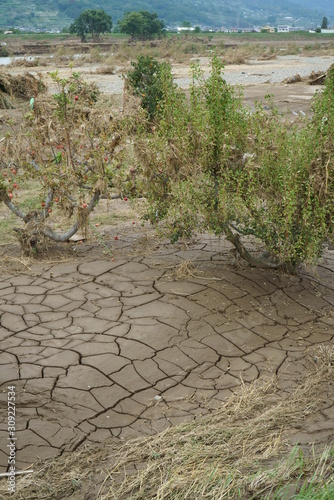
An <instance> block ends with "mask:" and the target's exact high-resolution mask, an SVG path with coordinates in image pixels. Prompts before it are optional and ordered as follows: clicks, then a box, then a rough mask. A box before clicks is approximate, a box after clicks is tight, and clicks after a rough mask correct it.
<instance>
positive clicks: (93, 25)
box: [69, 9, 112, 42]
mask: <svg viewBox="0 0 334 500" xmlns="http://www.w3.org/2000/svg"><path fill="white" fill-rule="evenodd" d="M111 28H112V20H111V17H110V16H108V14H106V13H105V12H104V10H101V9H100V10H92V9H87V10H85V11H84V12H82V13H81V14H80V16H79V17H78V18H77V19H76V20H75V21H74V22H73V23H72V24H71V25H70V28H69V32H70V33H71V34H75V35H77V36H79V37H80V38H81V41H82V42H85V41H86V35H87V34H88V33H90V34H91V36H92V39H93V40H94V41H98V40H99V38H100V34H101V33H110V32H111Z"/></svg>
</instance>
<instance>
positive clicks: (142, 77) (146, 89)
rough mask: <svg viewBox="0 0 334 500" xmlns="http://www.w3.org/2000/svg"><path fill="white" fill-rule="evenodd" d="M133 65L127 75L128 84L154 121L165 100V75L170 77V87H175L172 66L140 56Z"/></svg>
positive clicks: (152, 58) (150, 57)
mask: <svg viewBox="0 0 334 500" xmlns="http://www.w3.org/2000/svg"><path fill="white" fill-rule="evenodd" d="M131 64H132V67H133V69H132V70H130V71H129V72H128V73H127V75H126V82H127V84H128V85H129V86H130V88H131V90H132V93H133V94H134V95H135V96H138V97H139V98H140V101H141V106H142V107H143V108H144V109H145V110H146V111H147V113H148V116H149V118H150V119H153V118H154V117H155V116H156V114H157V112H158V110H159V107H160V102H161V101H162V99H163V98H164V86H163V80H164V78H165V75H170V79H169V85H170V86H173V85H174V84H173V77H172V75H171V72H170V66H169V65H168V64H167V63H164V62H162V63H160V62H159V61H157V60H156V59H154V57H152V56H139V57H138V59H137V61H136V62H131Z"/></svg>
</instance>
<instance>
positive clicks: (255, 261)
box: [225, 224, 283, 269]
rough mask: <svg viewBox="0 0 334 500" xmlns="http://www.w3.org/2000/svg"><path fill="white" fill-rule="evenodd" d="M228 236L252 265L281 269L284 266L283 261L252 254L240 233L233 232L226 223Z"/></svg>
mask: <svg viewBox="0 0 334 500" xmlns="http://www.w3.org/2000/svg"><path fill="white" fill-rule="evenodd" d="M225 234H226V238H227V239H228V241H229V242H231V243H232V245H233V246H234V247H235V248H236V249H237V251H238V252H239V254H240V256H241V257H242V258H243V259H245V260H246V261H247V262H248V263H249V264H250V265H251V266H254V267H262V268H265V269H280V268H281V267H283V263H276V264H275V263H274V262H270V261H268V260H265V259H261V258H257V257H254V256H253V255H251V254H250V253H249V252H248V250H247V249H246V248H245V247H244V245H243V244H242V243H241V241H240V236H239V234H235V233H233V232H232V230H231V228H230V226H229V225H228V224H226V227H225Z"/></svg>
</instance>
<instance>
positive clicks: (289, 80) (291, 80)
mask: <svg viewBox="0 0 334 500" xmlns="http://www.w3.org/2000/svg"><path fill="white" fill-rule="evenodd" d="M301 81H302V77H301V76H300V74H299V73H297V74H296V75H294V76H288V77H287V78H285V79H284V83H298V82H301Z"/></svg>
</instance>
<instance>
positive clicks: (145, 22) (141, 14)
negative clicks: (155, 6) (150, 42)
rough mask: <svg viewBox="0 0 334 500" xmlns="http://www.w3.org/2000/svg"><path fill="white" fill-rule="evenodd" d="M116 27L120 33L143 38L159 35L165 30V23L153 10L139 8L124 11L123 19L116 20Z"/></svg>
mask: <svg viewBox="0 0 334 500" xmlns="http://www.w3.org/2000/svg"><path fill="white" fill-rule="evenodd" d="M117 28H118V31H119V32H120V33H126V34H127V35H131V36H132V37H133V38H139V39H142V40H144V39H150V38H154V37H155V36H161V35H162V34H163V32H164V30H165V23H164V22H163V21H162V20H161V19H159V18H158V16H157V14H156V13H155V12H148V11H147V10H140V11H138V12H136V11H132V12H126V13H125V14H124V17H123V19H121V20H120V21H118V23H117Z"/></svg>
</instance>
